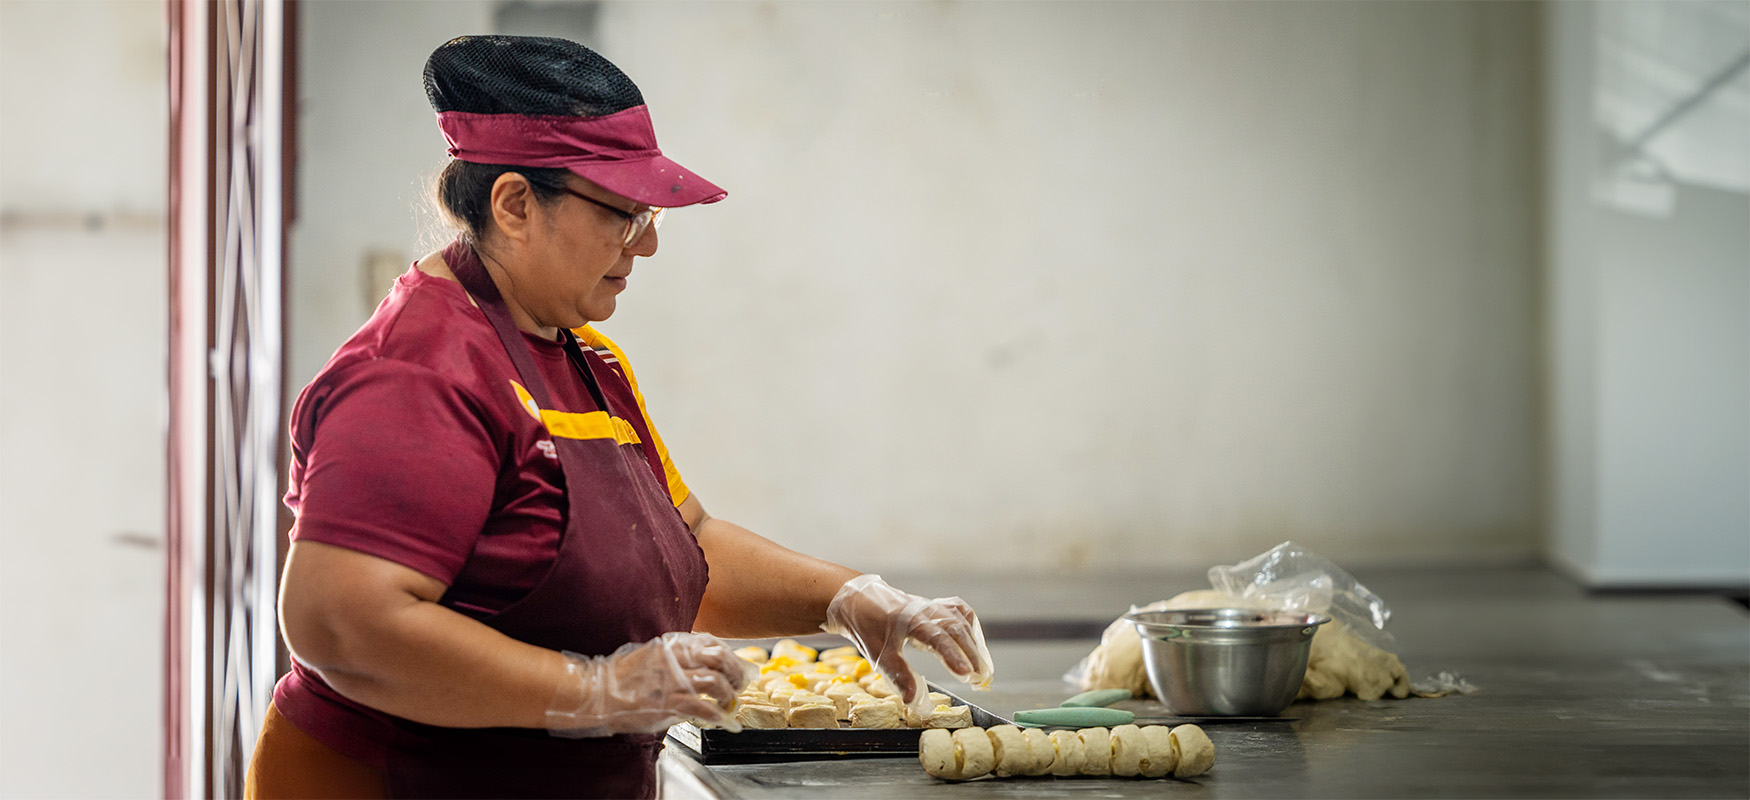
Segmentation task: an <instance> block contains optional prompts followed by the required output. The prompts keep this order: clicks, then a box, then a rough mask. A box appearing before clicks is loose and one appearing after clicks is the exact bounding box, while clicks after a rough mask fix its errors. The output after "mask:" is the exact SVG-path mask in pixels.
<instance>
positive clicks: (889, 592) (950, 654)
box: [820, 575, 992, 717]
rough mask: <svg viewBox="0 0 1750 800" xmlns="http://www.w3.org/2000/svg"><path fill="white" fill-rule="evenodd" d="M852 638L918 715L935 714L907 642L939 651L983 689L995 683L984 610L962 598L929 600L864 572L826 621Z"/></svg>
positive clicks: (964, 677) (835, 603) (827, 627)
mask: <svg viewBox="0 0 1750 800" xmlns="http://www.w3.org/2000/svg"><path fill="white" fill-rule="evenodd" d="M820 628H821V630H824V631H826V632H827V633H836V634H838V635H840V636H843V637H845V638H846V639H849V640H851V642H852V643H853V644H855V645H856V646H857V649H858V650H861V651H863V655H864V656H866V657H867V658H868V659H869V661H870V663H871V664H873V665H874V667H875V669H876V671H878V672H880V673H881V674H882V675H885V676H887V679H888V680H890V681H892V682H893V686H894V688H896V689H898V690H899V697H900V700H901V701H903V702H904V703H905V704H906V706H907V707H908V708H910V709H911V711H912V713H913V714H914V715H917V716H925V717H927V716H929V711H930V709H929V708H928V702H929V693H928V692H926V691H925V690H924V689H925V686H924V680H923V676H921V675H919V674H917V672H916V671H915V670H913V669H912V668H911V665H910V664H907V663H906V661H905V656H904V654H903V653H902V652H901V651H902V650H904V648H905V644H906V642H911V643H912V644H913V645H915V646H917V647H919V648H921V649H924V650H929V651H931V652H934V653H935V654H936V656H937V657H939V658H941V659H942V664H943V665H945V666H946V667H948V671H950V672H952V673H954V674H955V675H957V676H959V677H960V679H961V680H963V681H966V682H967V683H970V684H972V685H974V686H977V687H978V688H981V689H982V688H984V687H986V686H989V685H990V679H991V671H992V665H991V660H990V648H989V647H987V646H986V645H985V643H984V629H983V628H981V627H979V624H978V615H977V614H974V613H973V612H972V607H971V606H969V605H967V604H966V601H964V600H961V599H960V598H958V597H939V598H936V599H934V600H928V599H925V598H922V597H918V596H917V595H915V594H906V593H905V592H902V591H900V590H898V589H895V588H893V587H892V586H888V585H887V582H886V581H883V580H881V576H880V575H858V576H857V577H855V578H852V579H850V580H848V581H845V585H844V586H842V587H839V591H838V594H836V595H834V596H833V599H832V603H831V604H830V605H828V606H827V608H826V622H825V623H824V624H822V625H821V626H820Z"/></svg>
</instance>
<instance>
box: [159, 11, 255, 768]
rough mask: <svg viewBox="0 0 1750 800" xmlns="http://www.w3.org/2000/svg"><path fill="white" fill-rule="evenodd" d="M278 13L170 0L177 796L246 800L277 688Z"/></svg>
mask: <svg viewBox="0 0 1750 800" xmlns="http://www.w3.org/2000/svg"><path fill="white" fill-rule="evenodd" d="M284 11H285V6H284V2H283V0H219V2H202V1H201V0H173V2H172V4H171V15H172V36H173V40H172V48H171V53H172V56H171V58H172V71H173V72H172V86H173V90H172V91H173V97H172V120H173V121H172V125H173V127H174V128H175V131H174V132H173V133H174V135H175V137H176V142H177V144H176V146H175V151H174V154H173V157H172V161H173V163H172V172H173V175H172V190H171V191H172V198H171V200H172V207H173V208H174V209H175V214H176V220H175V222H174V227H173V230H172V237H171V239H172V244H171V250H172V253H171V259H172V278H171V281H172V286H171V293H172V302H173V304H174V308H173V311H172V320H173V322H172V331H171V337H172V342H171V352H172V364H171V384H172V420H171V447H170V461H171V465H170V466H171V484H172V488H171V492H172V498H171V520H170V530H171V544H172V547H171V564H170V592H171V597H170V614H171V618H170V620H169V625H168V627H169V638H170V651H169V661H170V663H169V664H168V665H167V666H168V670H167V676H166V677H167V680H168V681H169V684H170V685H169V693H168V700H167V704H168V707H167V712H168V713H167V717H168V727H169V731H168V733H169V736H168V737H167V750H168V753H167V756H168V758H167V765H166V775H165V791H166V794H167V795H168V796H170V797H183V796H206V797H238V796H241V795H242V793H243V778H244V774H245V772H246V770H247V767H248V763H249V758H250V756H251V754H252V753H253V751H254V745H255V737H256V734H257V732H258V731H259V730H260V728H261V721H262V717H263V715H264V714H265V712H266V709H267V705H268V703H269V701H270V700H271V692H272V690H273V682H274V679H275V677H276V676H277V674H278V662H279V647H278V631H277V625H276V622H275V619H274V610H275V609H274V595H275V586H276V583H277V575H278V566H279V557H278V556H279V539H280V536H279V525H278V520H279V515H278V496H279V469H278V463H279V458H280V454H279V447H280V437H279V431H280V429H281V424H280V397H281V391H282V387H281V384H282V378H281V375H282V369H281V365H282V356H281V335H282V330H283V328H282V322H281V311H282V299H281V286H282V283H281V261H282V258H281V256H282V252H283V246H282V242H283V238H284V236H283V226H284V222H283V215H282V209H281V186H282V174H281V149H280V148H281V134H282V115H281V112H282V108H283V94H284V88H283V87H284V75H283V71H282V70H283V65H284V58H283V46H284V41H285V27H284V23H285V13H284Z"/></svg>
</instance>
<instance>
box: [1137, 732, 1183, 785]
mask: <svg viewBox="0 0 1750 800" xmlns="http://www.w3.org/2000/svg"><path fill="white" fill-rule="evenodd" d="M1142 738H1143V739H1144V740H1145V741H1147V742H1148V760H1147V761H1144V762H1143V763H1142V765H1141V769H1142V773H1141V774H1142V777H1144V778H1164V777H1166V776H1168V775H1171V774H1173V770H1174V769H1176V768H1178V766H1179V743H1178V742H1176V741H1174V740H1173V736H1172V729H1171V728H1168V727H1167V726H1165V725H1146V726H1143V729H1142Z"/></svg>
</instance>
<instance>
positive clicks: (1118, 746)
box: [1112, 725, 1148, 778]
mask: <svg viewBox="0 0 1750 800" xmlns="http://www.w3.org/2000/svg"><path fill="white" fill-rule="evenodd" d="M1145 761H1148V739H1147V738H1146V737H1144V736H1143V735H1142V729H1141V728H1139V727H1137V726H1135V725H1115V726H1113V728H1112V774H1113V775H1117V776H1118V777H1120V778H1134V777H1136V776H1138V775H1141V774H1142V765H1143V762H1145Z"/></svg>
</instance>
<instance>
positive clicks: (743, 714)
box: [735, 703, 788, 729]
mask: <svg viewBox="0 0 1750 800" xmlns="http://www.w3.org/2000/svg"><path fill="white" fill-rule="evenodd" d="M735 721H736V722H739V723H741V727H743V728H759V729H775V728H783V727H787V725H788V722H787V721H786V720H785V718H784V709H781V708H779V707H777V706H769V705H760V704H757V703H744V704H742V706H741V707H740V708H738V709H736V710H735Z"/></svg>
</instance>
